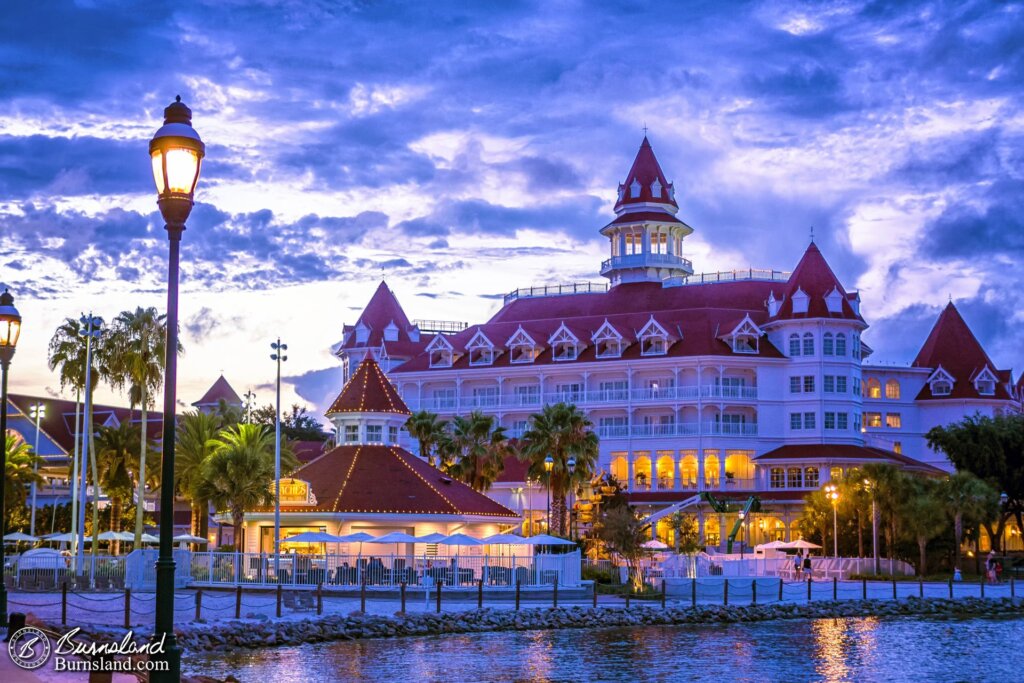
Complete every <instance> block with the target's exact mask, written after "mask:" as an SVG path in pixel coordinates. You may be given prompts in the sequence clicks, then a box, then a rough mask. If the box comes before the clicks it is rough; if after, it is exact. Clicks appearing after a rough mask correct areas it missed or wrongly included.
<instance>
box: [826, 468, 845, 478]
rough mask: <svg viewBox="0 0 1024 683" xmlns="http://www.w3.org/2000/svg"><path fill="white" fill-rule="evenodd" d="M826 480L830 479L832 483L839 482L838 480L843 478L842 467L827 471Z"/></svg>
mask: <svg viewBox="0 0 1024 683" xmlns="http://www.w3.org/2000/svg"><path fill="white" fill-rule="evenodd" d="M828 478H829V479H831V480H832V481H839V480H840V479H842V478H843V468H842V467H832V468H830V469H829V471H828Z"/></svg>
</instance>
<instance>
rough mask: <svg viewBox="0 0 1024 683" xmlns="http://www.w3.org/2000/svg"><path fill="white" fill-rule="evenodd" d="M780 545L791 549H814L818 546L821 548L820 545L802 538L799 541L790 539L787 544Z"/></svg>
mask: <svg viewBox="0 0 1024 683" xmlns="http://www.w3.org/2000/svg"><path fill="white" fill-rule="evenodd" d="M779 547H780V548H789V549H791V550H812V549H816V548H821V546H820V545H817V544H814V543H811V542H810V541H805V540H804V539H802V538H801V539H800V540H799V541H790V542H789V543H786V544H785V545H782V546H779Z"/></svg>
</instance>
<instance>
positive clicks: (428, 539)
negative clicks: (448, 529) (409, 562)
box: [416, 532, 448, 543]
mask: <svg viewBox="0 0 1024 683" xmlns="http://www.w3.org/2000/svg"><path fill="white" fill-rule="evenodd" d="M446 538H448V537H447V536H445V535H444V534H439V533H437V532H434V533H432V534H427V535H426V536H417V537H416V542H417V543H440V542H441V541H443V540H444V539H446Z"/></svg>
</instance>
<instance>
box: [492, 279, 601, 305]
mask: <svg viewBox="0 0 1024 683" xmlns="http://www.w3.org/2000/svg"><path fill="white" fill-rule="evenodd" d="M607 291H608V283H607V282H570V283H568V284H561V285H541V286H538V287H520V288H519V289H514V290H512V291H511V292H509V293H508V294H506V295H505V297H504V299H503V304H504V305H505V306H508V305H509V304H510V303H512V302H513V301H515V300H516V299H533V298H537V297H545V296H568V295H571V294H604V293H605V292H607Z"/></svg>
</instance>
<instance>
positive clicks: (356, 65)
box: [0, 0, 1024, 412]
mask: <svg viewBox="0 0 1024 683" xmlns="http://www.w3.org/2000/svg"><path fill="white" fill-rule="evenodd" d="M1021 35H1024V6H1022V5H1021V4H1020V3H1015V2H998V3H996V2H811V3H801V2H795V1H786V2H727V3H721V2H680V3H664V2H631V1H629V0H617V1H614V2H606V3H602V2H564V1H560V0H547V1H538V2H515V1H511V0H509V1H503V2H494V3H487V2H442V1H435V2H429V3H427V2H416V1H413V2H375V1H372V0H353V1H351V2H343V1H339V0H302V1H300V0H209V1H205V2H204V1H190V2H161V1H159V0H149V1H147V2H145V3H135V2H131V3H129V2H126V1H113V0H110V1H108V0H79V1H77V2H67V1H63V2H62V1H59V0H53V1H52V2H46V3H36V2H11V3H6V4H5V7H4V11H3V12H2V13H0V282H2V283H3V284H4V285H6V286H8V287H9V288H10V290H11V292H12V293H13V294H14V295H15V297H16V304H17V306H18V308H19V310H20V311H21V313H22V316H23V318H24V331H23V334H22V339H21V343H20V344H19V348H18V352H17V357H16V359H15V361H14V364H13V365H12V370H11V380H10V383H11V387H12V390H15V391H23V392H30V393H38V394H41V395H44V394H51V395H56V394H60V393H61V387H60V385H59V382H58V380H57V378H56V376H55V375H54V374H52V373H51V372H50V371H49V370H48V369H47V367H46V346H47V343H48V341H49V339H50V337H51V336H52V334H53V331H54V330H55V328H56V327H57V326H58V325H59V324H60V322H61V320H62V319H63V318H65V317H68V316H71V317H77V316H79V315H80V314H81V313H82V312H85V311H90V310H91V311H92V312H93V313H94V314H96V315H100V316H103V317H105V318H106V319H107V320H110V319H112V318H113V317H114V316H115V315H116V314H117V313H118V312H120V311H122V310H125V309H134V308H135V307H136V306H156V307H158V308H159V309H160V310H164V308H165V306H166V270H167V241H166V235H165V232H164V230H163V222H162V220H161V219H160V216H159V213H158V212H157V209H156V202H155V190H154V187H153V181H152V175H151V171H150V168H149V159H148V147H147V144H148V140H149V139H150V137H151V136H152V134H153V133H154V131H155V130H156V129H157V128H158V127H159V126H160V124H161V123H162V111H163V107H165V106H166V105H167V104H169V103H170V102H171V101H172V100H173V99H174V96H175V95H178V94H180V95H181V96H182V99H183V101H185V102H186V103H187V104H188V105H189V106H190V107H191V108H192V110H193V124H194V126H195V128H196V130H197V131H198V132H199V134H200V135H201V136H202V137H203V139H204V140H205V142H206V145H207V158H206V160H205V163H204V167H203V176H202V178H201V179H200V184H199V188H198V190H197V194H196V206H195V209H194V210H193V212H192V215H191V217H190V219H189V223H188V229H187V231H186V232H185V235H184V237H183V242H182V283H181V299H180V313H181V320H182V326H181V327H182V342H183V344H184V346H185V355H184V356H183V357H182V359H181V361H180V363H179V382H178V396H179V400H180V401H181V402H183V403H185V404H187V403H191V402H192V401H194V400H196V399H198V398H199V397H200V395H201V394H202V393H203V392H204V391H205V389H206V388H207V387H208V386H209V385H210V384H212V383H213V381H214V380H215V379H216V378H217V376H218V374H219V373H222V372H223V373H224V375H225V376H226V377H227V378H228V380H229V381H230V382H231V383H232V385H233V386H234V387H235V388H236V389H237V390H238V392H239V393H240V394H241V393H243V392H244V391H246V390H247V389H252V390H254V391H255V392H256V394H257V401H258V402H259V403H261V404H262V403H268V402H270V400H271V399H272V397H273V387H272V382H273V380H274V371H275V367H274V363H272V361H271V359H270V353H271V350H270V348H269V345H270V343H271V342H272V341H273V340H275V339H276V338H278V337H280V338H281V339H282V340H283V341H284V342H285V343H287V344H288V346H289V353H288V355H289V358H288V361H287V362H286V363H285V365H284V369H283V374H284V380H283V381H284V399H283V400H284V402H285V403H286V404H287V403H290V402H300V403H304V404H306V405H308V406H309V407H310V409H311V410H313V411H314V412H316V411H319V410H322V409H323V408H325V407H326V405H327V404H328V403H329V401H330V399H331V398H333V396H334V395H335V394H336V393H337V392H338V391H339V390H340V388H341V387H340V384H341V371H340V366H339V364H338V362H337V361H336V359H334V358H333V357H332V356H331V354H330V346H331V344H333V343H335V342H337V341H339V340H340V338H341V334H342V325H343V324H345V323H350V324H351V323H354V322H355V320H356V318H357V317H358V315H359V312H360V311H361V310H362V307H363V306H364V305H365V304H366V302H367V301H368V300H369V298H370V296H371V294H372V293H373V290H374V289H375V288H376V286H377V284H378V282H379V281H380V279H381V277H384V278H386V280H387V282H388V284H389V286H390V287H391V288H392V289H393V290H394V291H395V292H396V294H397V296H398V297H399V300H400V302H401V303H402V305H403V307H404V308H405V310H406V312H407V313H408V314H409V317H410V318H421V319H444V320H460V321H465V322H470V323H475V322H482V321H484V320H485V319H487V318H488V317H490V315H491V314H493V313H494V312H495V311H496V310H497V309H498V307H499V306H500V302H501V298H500V297H501V295H502V294H503V293H506V292H508V291H511V290H513V289H515V288H517V287H521V286H528V285H534V284H543V283H559V282H574V281H577V282H582V281H600V280H601V278H600V276H599V275H598V273H597V271H598V268H599V264H600V261H601V259H602V258H605V257H606V252H607V249H608V247H607V244H606V243H605V241H604V238H602V237H601V236H600V235H599V233H598V230H599V229H600V228H601V226H603V225H605V224H606V223H607V222H608V221H609V220H610V218H611V217H612V216H613V213H612V206H613V204H614V201H615V197H616V187H617V184H618V183H619V182H621V181H622V180H623V179H624V176H625V174H626V172H627V171H628V169H629V166H630V164H631V162H632V159H633V156H634V155H635V153H636V151H637V148H638V146H639V144H640V142H641V140H642V137H643V134H644V133H643V129H644V127H645V126H646V127H647V129H648V135H649V136H650V140H651V143H652V144H653V146H654V150H655V153H656V154H657V156H658V158H659V160H660V162H661V165H662V167H663V169H664V170H665V173H666V175H667V176H668V178H669V179H670V180H672V181H674V183H675V188H676V197H677V200H678V202H679V205H680V212H679V216H680V218H682V219H683V220H684V221H685V222H686V223H688V224H689V225H691V226H693V227H694V228H695V232H694V234H693V235H691V236H690V237H689V238H687V240H686V242H685V244H684V254H685V255H686V256H687V257H688V258H690V259H691V260H692V261H693V263H694V268H695V270H696V271H698V272H707V271H714V270H719V269H732V268H746V267H750V266H753V267H762V268H775V269H783V270H790V269H792V268H793V267H794V266H795V265H796V262H797V261H798V260H799V258H800V255H801V254H802V253H803V250H804V249H805V248H806V246H807V243H808V241H809V238H810V231H811V228H812V226H813V231H814V239H815V241H816V243H817V244H818V246H819V247H820V248H821V249H822V251H823V253H824V254H825V256H826V258H827V259H828V261H829V262H830V264H831V265H832V267H833V269H834V270H835V271H836V273H837V274H838V275H839V277H840V279H841V280H842V281H843V282H844V283H845V285H846V287H847V289H858V290H860V292H861V297H862V300H863V308H862V310H863V313H864V315H865V317H866V318H867V320H868V322H869V323H870V324H871V327H870V329H869V330H868V331H867V333H866V334H865V340H866V341H867V343H868V344H869V345H870V346H871V347H872V348H873V349H875V355H874V356H873V357H872V360H873V361H883V362H896V363H907V362H909V361H911V360H912V359H913V357H914V355H915V354H916V352H917V350H918V348H919V347H920V345H921V344H922V343H923V341H924V339H925V336H926V335H927V332H928V330H929V329H930V327H931V325H932V323H933V322H934V320H935V318H936V316H937V315H938V313H939V311H940V310H941V308H942V307H943V306H945V305H946V302H947V301H948V300H949V299H950V298H952V300H954V301H955V302H956V304H957V306H958V307H959V309H960V310H961V312H962V313H963V315H964V317H965V318H966V320H967V321H968V323H969V324H970V325H971V326H972V328H973V329H974V331H975V333H976V335H977V336H978V337H979V339H980V340H981V341H982V343H983V344H984V345H985V347H986V349H987V350H988V352H989V355H990V356H991V357H992V359H993V361H994V362H995V363H996V365H997V366H998V367H999V368H1013V369H1014V376H1015V377H1016V376H1018V375H1019V374H1020V372H1021V371H1022V370H1024V350H1022V349H1024V346H1022V345H1021V343H1020V339H1021V337H1022V333H1024V270H1022V269H1021V268H1020V267H1019V263H1020V262H1021V257H1022V256H1024V145H1022V143H1024V110H1022V90H1024V40H1021V39H1020V36H1021ZM63 395H65V396H67V394H66V393H65V394H63ZM98 400H113V401H117V402H119V403H123V402H124V399H123V398H121V397H118V396H116V395H114V394H113V393H112V392H111V391H110V390H109V389H106V388H101V389H100V391H99V394H98Z"/></svg>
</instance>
